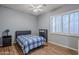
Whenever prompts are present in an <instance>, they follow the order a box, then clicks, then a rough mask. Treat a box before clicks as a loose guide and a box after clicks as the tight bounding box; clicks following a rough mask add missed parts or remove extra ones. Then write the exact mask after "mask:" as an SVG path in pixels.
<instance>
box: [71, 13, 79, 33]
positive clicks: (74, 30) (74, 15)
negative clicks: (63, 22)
mask: <svg viewBox="0 0 79 59" xmlns="http://www.w3.org/2000/svg"><path fill="white" fill-rule="evenodd" d="M78 16H79V15H78V13H72V14H70V33H74V34H77V33H78Z"/></svg>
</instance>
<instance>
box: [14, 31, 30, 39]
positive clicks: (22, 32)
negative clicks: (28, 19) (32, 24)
mask: <svg viewBox="0 0 79 59" xmlns="http://www.w3.org/2000/svg"><path fill="white" fill-rule="evenodd" d="M28 34H31V30H27V31H16V32H15V39H17V36H19V35H28Z"/></svg>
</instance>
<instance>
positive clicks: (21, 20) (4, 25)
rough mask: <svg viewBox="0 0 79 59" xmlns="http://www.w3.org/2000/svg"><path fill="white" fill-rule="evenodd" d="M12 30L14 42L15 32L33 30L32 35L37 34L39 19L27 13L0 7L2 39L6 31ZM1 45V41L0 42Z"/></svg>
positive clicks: (0, 32)
mask: <svg viewBox="0 0 79 59" xmlns="http://www.w3.org/2000/svg"><path fill="white" fill-rule="evenodd" d="M6 29H10V32H9V34H10V35H12V39H13V40H12V41H13V42H14V35H15V31H18V30H32V34H34V35H36V32H37V17H36V16H34V15H31V14H27V13H21V12H19V11H15V10H12V9H8V8H5V7H0V37H1V34H2V32H3V31H4V30H6ZM0 44H1V41H0Z"/></svg>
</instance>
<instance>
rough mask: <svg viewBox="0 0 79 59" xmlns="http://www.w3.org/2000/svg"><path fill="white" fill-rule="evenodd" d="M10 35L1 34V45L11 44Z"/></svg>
mask: <svg viewBox="0 0 79 59" xmlns="http://www.w3.org/2000/svg"><path fill="white" fill-rule="evenodd" d="M11 41H12V36H11V35H8V36H2V46H10V45H11V44H12V42H11Z"/></svg>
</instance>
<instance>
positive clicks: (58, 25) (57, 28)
mask: <svg viewBox="0 0 79 59" xmlns="http://www.w3.org/2000/svg"><path fill="white" fill-rule="evenodd" d="M55 21H56V22H55V23H56V24H55V26H56V29H55V30H56V32H61V31H62V29H61V16H57V17H56V19H55Z"/></svg>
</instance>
